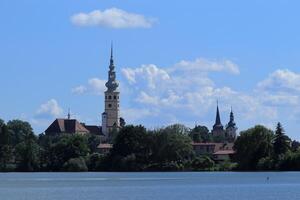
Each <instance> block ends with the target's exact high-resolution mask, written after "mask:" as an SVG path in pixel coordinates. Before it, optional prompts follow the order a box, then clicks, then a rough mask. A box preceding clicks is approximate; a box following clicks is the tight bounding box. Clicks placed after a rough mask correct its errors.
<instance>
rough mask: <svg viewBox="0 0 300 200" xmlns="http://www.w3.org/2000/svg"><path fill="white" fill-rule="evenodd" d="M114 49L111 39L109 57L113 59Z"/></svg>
mask: <svg viewBox="0 0 300 200" xmlns="http://www.w3.org/2000/svg"><path fill="white" fill-rule="evenodd" d="M113 51H114V47H113V41H111V44H110V59H113V53H114V52H113Z"/></svg>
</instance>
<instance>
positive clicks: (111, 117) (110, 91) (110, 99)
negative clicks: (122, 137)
mask: <svg viewBox="0 0 300 200" xmlns="http://www.w3.org/2000/svg"><path fill="white" fill-rule="evenodd" d="M105 86H106V88H107V90H106V91H105V92H104V98H105V99H104V104H105V106H104V112H103V113H102V133H103V134H104V136H105V137H106V140H107V142H110V140H111V136H110V135H109V134H110V132H112V131H118V130H119V128H120V92H119V90H118V87H119V83H118V82H117V80H116V71H115V66H114V60H113V48H112V47H111V55H110V64H109V71H108V81H107V82H106V84H105ZM123 121H124V120H123Z"/></svg>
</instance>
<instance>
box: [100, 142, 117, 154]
mask: <svg viewBox="0 0 300 200" xmlns="http://www.w3.org/2000/svg"><path fill="white" fill-rule="evenodd" d="M112 148H113V145H112V144H108V143H100V144H99V145H98V146H97V149H96V151H97V152H98V153H100V154H103V155H106V154H108V153H109V152H110V151H111V149H112Z"/></svg>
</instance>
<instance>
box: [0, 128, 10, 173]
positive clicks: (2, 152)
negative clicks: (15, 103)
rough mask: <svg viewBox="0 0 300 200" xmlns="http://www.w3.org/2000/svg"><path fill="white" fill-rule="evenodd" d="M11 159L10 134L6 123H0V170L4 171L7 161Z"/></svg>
mask: <svg viewBox="0 0 300 200" xmlns="http://www.w3.org/2000/svg"><path fill="white" fill-rule="evenodd" d="M11 160H12V147H11V145H10V135H9V131H8V129H7V126H6V124H4V123H3V124H2V125H0V170H1V171H6V170H7V166H8V164H9V162H10V161H11Z"/></svg>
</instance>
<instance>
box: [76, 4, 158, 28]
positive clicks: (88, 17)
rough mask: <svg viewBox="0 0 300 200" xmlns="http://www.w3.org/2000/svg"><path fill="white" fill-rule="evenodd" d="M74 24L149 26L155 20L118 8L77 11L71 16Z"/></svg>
mask: <svg viewBox="0 0 300 200" xmlns="http://www.w3.org/2000/svg"><path fill="white" fill-rule="evenodd" d="M71 22H72V23H73V24H74V25H76V26H104V27H109V28H115V29H121V28H151V27H152V25H153V23H154V22H155V20H154V19H152V18H146V17H145V16H143V15H141V14H136V13H130V12H127V11H124V10H121V9H118V8H109V9H106V10H103V11H101V10H94V11H92V12H90V13H83V12H81V13H77V14H74V15H73V16H71Z"/></svg>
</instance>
